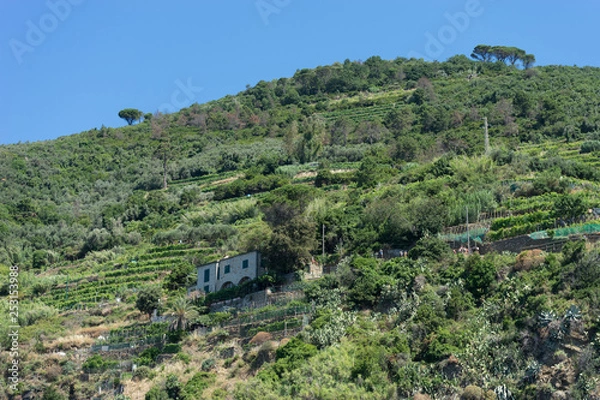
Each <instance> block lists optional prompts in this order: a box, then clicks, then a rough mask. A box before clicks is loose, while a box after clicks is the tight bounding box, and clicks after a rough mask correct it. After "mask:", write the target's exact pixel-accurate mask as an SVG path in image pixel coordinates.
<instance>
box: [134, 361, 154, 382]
mask: <svg viewBox="0 0 600 400" xmlns="http://www.w3.org/2000/svg"><path fill="white" fill-rule="evenodd" d="M155 376H156V373H155V372H154V371H153V370H152V369H151V368H150V367H148V366H147V365H142V366H140V367H137V368H136V370H135V371H133V376H132V378H133V379H134V380H144V379H154V377H155Z"/></svg>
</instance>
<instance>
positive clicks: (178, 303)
mask: <svg viewBox="0 0 600 400" xmlns="http://www.w3.org/2000/svg"><path fill="white" fill-rule="evenodd" d="M168 315H170V316H172V317H175V319H174V320H173V322H172V323H171V326H170V328H171V329H172V330H185V329H186V328H187V326H188V323H189V322H190V320H192V319H194V318H196V317H197V316H198V311H197V310H196V307H194V306H193V305H192V304H191V303H190V301H189V300H188V299H186V298H185V296H179V297H177V298H176V299H175V300H173V303H171V306H170V307H169V311H168Z"/></svg>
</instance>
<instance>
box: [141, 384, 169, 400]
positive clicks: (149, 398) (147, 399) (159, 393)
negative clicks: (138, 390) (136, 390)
mask: <svg viewBox="0 0 600 400" xmlns="http://www.w3.org/2000/svg"><path fill="white" fill-rule="evenodd" d="M144 400H170V399H169V395H168V394H167V391H166V390H165V389H163V388H161V387H159V386H153V387H152V388H151V389H150V390H149V391H148V392H147V393H146V396H144Z"/></svg>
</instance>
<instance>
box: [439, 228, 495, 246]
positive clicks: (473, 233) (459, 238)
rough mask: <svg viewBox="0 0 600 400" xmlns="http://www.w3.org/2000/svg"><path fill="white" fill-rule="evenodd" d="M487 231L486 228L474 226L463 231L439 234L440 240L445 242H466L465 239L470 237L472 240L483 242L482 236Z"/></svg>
mask: <svg viewBox="0 0 600 400" xmlns="http://www.w3.org/2000/svg"><path fill="white" fill-rule="evenodd" d="M487 232H488V228H474V229H471V230H470V231H469V234H468V235H467V232H464V233H447V234H444V235H440V238H441V239H442V240H445V241H447V242H459V243H467V239H468V238H470V240H471V241H472V242H476V243H483V237H484V236H485V234H486V233H487Z"/></svg>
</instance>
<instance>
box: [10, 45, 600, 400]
mask: <svg viewBox="0 0 600 400" xmlns="http://www.w3.org/2000/svg"><path fill="white" fill-rule="evenodd" d="M505 53H506V54H505ZM474 54H475V55H477V57H475V56H474V58H478V59H477V60H470V59H469V58H467V57H465V56H455V57H452V58H450V59H449V60H447V61H445V62H441V63H440V62H432V63H429V62H424V61H422V60H415V59H410V60H408V59H404V58H398V59H395V60H391V61H387V60H382V59H381V58H379V57H371V58H369V59H368V60H366V61H364V62H359V61H349V60H346V61H345V62H343V63H336V64H334V65H331V66H323V67H318V68H315V69H303V70H299V71H297V72H296V74H295V75H294V76H293V77H291V78H281V79H278V80H275V81H272V82H259V83H258V84H257V85H256V86H254V87H249V88H247V89H246V90H245V91H243V92H241V93H239V94H238V95H236V96H227V97H225V98H223V99H220V100H217V101H213V102H210V103H207V104H202V105H200V104H194V105H192V106H191V107H189V108H187V109H183V110H181V111H180V112H177V113H174V114H168V115H163V114H160V113H156V114H143V113H142V112H141V111H140V110H135V109H125V110H121V113H120V115H121V114H122V117H123V118H124V119H125V120H126V121H127V122H128V126H125V127H121V128H106V127H104V126H103V127H101V128H99V129H92V130H90V131H87V132H83V133H80V134H78V135H73V136H69V137H63V138H59V139H57V140H53V141H47V142H37V143H19V144H14V145H8V146H2V147H0V154H1V156H0V187H1V189H2V190H1V191H0V200H1V201H0V269H1V271H0V272H1V273H2V275H3V276H9V266H18V267H19V296H20V298H19V307H20V310H19V311H20V312H19V317H18V318H19V324H20V326H21V330H20V344H21V360H22V368H23V369H22V375H21V376H23V377H25V376H26V377H27V378H26V379H23V380H22V383H21V386H20V391H21V393H25V392H31V391H34V390H37V391H38V392H44V393H45V394H44V396H45V397H44V398H59V399H62V398H69V399H78V398H79V399H87V398H92V397H93V396H100V395H99V394H98V393H99V390H98V388H99V387H100V388H102V387H103V388H104V391H103V393H104V394H103V395H104V396H105V397H103V398H112V397H109V396H113V392H112V389H117V388H119V387H124V388H125V394H120V396H121V398H122V399H124V398H127V396H132V395H133V393H136V391H137V392H138V393H139V391H140V390H141V393H146V399H192V398H194V399H195V398H201V396H204V397H206V398H240V399H245V398H250V399H251V398H259V397H260V398H273V399H275V398H327V399H329V398H331V399H336V398H342V397H346V398H357V399H359V398H360V399H367V398H381V399H387V398H410V397H414V398H420V399H424V398H428V397H427V396H430V397H431V398H454V397H453V396H462V398H465V399H478V398H481V399H483V398H498V399H505V398H512V397H511V396H514V398H550V396H551V395H552V394H553V393H556V392H560V393H559V394H555V395H556V396H559V395H564V396H567V395H568V396H571V398H576V399H578V398H581V399H583V398H593V396H594V395H598V390H599V388H598V381H597V378H596V377H597V375H598V372H599V369H600V353H599V351H600V349H598V346H597V344H598V343H597V340H596V333H597V331H598V329H599V328H600V327H599V326H598V319H597V315H598V311H600V303H599V302H598V299H599V298H600V297H599V294H600V293H599V292H598V290H599V284H600V282H599V281H598V277H600V270H599V269H598V268H599V267H598V265H599V264H598V262H597V261H598V257H599V255H598V249H597V248H595V246H594V245H593V244H592V242H591V241H587V242H586V241H585V240H583V239H585V238H584V237H583V236H580V237H578V238H577V239H581V240H572V241H566V239H567V238H569V239H574V238H573V236H571V237H569V234H572V233H578V232H579V233H596V232H600V226H598V224H597V223H596V222H595V219H594V214H593V213H591V210H592V209H595V208H599V207H600V198H599V197H598V195H597V193H598V191H597V189H598V185H599V184H600V174H599V173H598V170H597V166H598V165H599V164H600V160H599V159H598V155H599V153H598V151H599V149H600V136H599V134H598V132H599V125H600V115H598V112H597V104H598V95H597V89H596V88H597V87H600V70H598V69H596V68H590V67H584V68H577V67H563V66H544V67H532V63H533V61H534V60H532V59H531V55H528V54H526V53H525V52H523V51H522V50H520V49H516V48H506V47H501V46H492V47H490V46H487V47H486V46H478V47H477V48H476V49H475V51H474ZM511 57H512V58H511ZM513 58H514V61H513ZM506 61H508V63H507V62H506ZM517 61H520V62H521V65H522V67H523V68H518V67H517ZM142 116H143V121H141V122H139V123H138V124H133V122H134V121H136V120H137V121H139V120H141V118H142ZM483 118H487V120H488V122H489V124H490V127H489V133H490V137H491V145H492V146H491V147H492V148H491V150H490V151H489V152H487V154H485V147H484V138H483ZM467 215H468V217H469V221H470V223H471V224H470V229H471V231H470V235H471V238H473V239H475V241H474V242H472V243H471V242H470V243H465V242H464V239H465V234H464V222H465V220H466V218H467ZM323 233H324V235H323ZM525 234H531V235H532V236H536V235H537V236H539V237H544V238H555V239H556V240H557V243H558V242H559V243H560V247H562V251H561V252H558V253H546V252H542V251H540V250H526V251H524V252H522V253H520V254H516V253H511V252H504V253H501V254H498V253H497V252H493V251H492V252H488V253H487V254H485V255H484V256H480V255H479V254H473V255H464V254H461V253H460V252H459V253H458V254H455V252H453V251H452V250H453V248H454V249H456V248H458V247H459V246H460V245H461V244H463V245H465V246H468V245H470V244H474V243H477V244H479V245H481V246H482V247H484V246H485V243H487V242H494V241H498V240H502V239H508V238H514V237H517V236H520V235H525ZM537 236H536V237H537ZM592 236H593V235H592ZM592 236H590V238H592V239H593V237H592ZM565 243H566V244H565ZM380 249H381V250H384V249H385V251H386V252H387V251H390V250H392V249H402V250H403V251H408V253H407V256H406V257H396V258H392V259H381V258H376V257H374V254H377V252H378V251H379V250H380ZM251 250H260V251H261V253H262V255H263V261H264V263H265V266H266V267H267V269H268V270H269V275H267V276H264V277H261V278H259V279H257V280H255V281H252V282H248V283H247V284H245V285H242V286H240V287H237V288H232V289H227V290H224V291H222V292H220V293H215V294H209V295H206V296H202V297H201V298H199V299H188V298H186V297H185V295H186V291H185V288H186V287H187V286H189V285H190V284H192V283H193V282H194V281H195V277H194V276H193V273H194V272H193V271H194V269H193V266H194V265H197V264H201V263H204V262H209V261H212V260H214V259H217V258H219V257H222V256H225V255H232V254H236V253H241V252H245V251H251ZM519 251H520V250H519ZM313 259H316V260H317V261H318V262H319V263H320V264H322V265H325V266H327V267H331V268H332V269H333V270H334V271H336V272H334V273H332V274H329V275H326V276H324V277H322V278H321V279H319V280H316V281H314V282H310V283H307V282H302V283H300V284H297V286H296V287H294V288H293V289H294V291H295V292H298V293H300V294H301V295H300V296H299V297H298V298H296V299H295V300H294V301H293V302H290V303H288V304H286V305H279V306H277V307H275V306H270V307H271V308H269V307H267V308H264V309H258V310H256V309H247V310H227V309H223V310H221V311H219V312H216V311H215V310H214V303H216V302H219V301H223V300H228V299H233V298H237V297H243V296H246V295H248V294H250V293H252V292H253V291H256V290H259V289H264V288H267V287H271V286H276V287H280V285H282V283H283V281H282V279H283V276H284V275H286V274H289V273H296V275H297V277H299V278H301V277H302V275H303V271H304V270H305V267H306V266H307V265H308V264H309V263H310V262H311V261H312V260H313ZM273 290H275V289H273ZM288 290H292V289H290V288H289V287H288ZM9 292H10V286H9V282H8V280H5V281H3V282H2V286H1V287H0V295H2V296H3V298H2V301H1V306H2V308H3V309H6V314H7V315H8V308H9V302H8V294H9ZM211 305H212V306H213V309H212V311H210V310H211V308H210V307H211ZM155 308H158V311H159V313H160V314H162V315H165V316H168V317H169V318H170V319H169V322H168V323H165V324H162V325H161V324H150V323H148V317H149V316H150V315H151V314H152V312H153V310H154V309H155ZM132 321H133V322H132ZM198 327H202V328H203V329H204V330H210V329H212V332H211V333H208V334H206V335H203V336H198V335H190V334H189V331H190V330H193V329H195V328H198ZM209 328H210V329H209ZM8 329H9V324H8V322H7V321H2V322H1V323H0V335H1V340H2V345H3V347H4V348H9V347H10V343H9V342H8V336H7V332H8ZM288 330H289V331H290V332H293V333H297V335H296V336H293V338H292V339H291V340H289V341H287V339H284V340H283V341H279V340H276V339H274V337H277V334H280V333H282V332H288ZM271 335H273V336H271ZM100 336H101V337H100ZM251 338H252V340H250V339H251ZM260 338H263V340H259V339H260ZM286 341H287V344H286ZM131 344H134V345H135V347H134V350H132V351H131V352H125V350H123V349H131ZM102 346H109V347H110V346H115V347H116V348H117V350H120V352H116V353H115V352H113V351H108V352H106V351H102ZM119 346H122V347H119ZM125 346H126V347H125ZM82 349H89V351H90V352H87V353H85V352H82ZM136 349H137V350H136ZM138 350H139V351H138ZM57 351H60V352H63V353H62V354H63V355H56V354H54V353H55V352H57ZM98 352H100V353H98ZM5 353H6V352H5ZM123 353H125V355H123ZM117 354H118V356H117ZM0 357H2V358H3V363H4V361H7V360H8V355H7V354H3V355H2V356H0ZM123 357H124V359H125V363H124V362H123V361H124V359H123ZM131 363H135V364H136V365H137V366H138V368H137V369H136V370H135V371H131V368H130V366H131ZM124 365H125V366H124ZM80 372H84V373H85V374H87V375H86V378H85V379H83V378H81V377H80V375H79V373H80ZM109 389H110V390H109ZM107 390H109V392H108V394H107V392H106V391H107ZM116 391H117V392H118V390H116ZM2 392H3V393H5V394H4V396H5V397H7V398H17V397H15V396H13V393H12V391H11V390H10V389H9V388H8V386H6V385H4V386H2ZM52 396H53V397H52ZM486 396H487V397H486ZM494 396H495V397H494ZM544 396H546V397H544ZM98 398H102V397H98ZM117 398H119V397H117ZM134 398H135V397H134Z"/></svg>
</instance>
